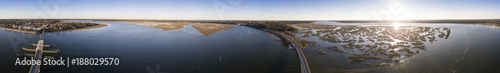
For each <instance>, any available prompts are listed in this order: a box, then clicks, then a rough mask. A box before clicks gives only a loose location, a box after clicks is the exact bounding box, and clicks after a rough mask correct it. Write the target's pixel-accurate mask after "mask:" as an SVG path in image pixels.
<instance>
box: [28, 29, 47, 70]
mask: <svg viewBox="0 0 500 73" xmlns="http://www.w3.org/2000/svg"><path fill="white" fill-rule="evenodd" d="M44 40H45V29H44V30H42V34H41V35H40V40H39V41H38V44H37V46H36V52H35V59H34V60H38V61H41V60H42V57H43V56H42V53H43V52H42V51H43V43H44ZM38 72H40V65H36V64H35V65H31V69H30V73H38Z"/></svg>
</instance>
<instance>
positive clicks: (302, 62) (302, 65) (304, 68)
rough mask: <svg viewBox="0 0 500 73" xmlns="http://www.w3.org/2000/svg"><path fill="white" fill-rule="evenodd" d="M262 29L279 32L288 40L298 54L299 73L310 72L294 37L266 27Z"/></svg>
mask: <svg viewBox="0 0 500 73" xmlns="http://www.w3.org/2000/svg"><path fill="white" fill-rule="evenodd" d="M263 30H264V31H269V32H272V33H276V34H279V36H282V37H284V38H285V39H286V40H287V41H289V42H290V44H291V45H292V47H293V48H295V50H296V51H297V55H298V57H299V60H300V69H301V70H300V71H301V73H311V71H310V70H309V65H308V64H307V60H306V57H305V56H304V53H303V52H302V49H300V47H299V44H298V43H297V42H295V40H294V39H292V38H290V36H287V35H286V34H283V33H280V32H276V31H272V30H268V29H263Z"/></svg>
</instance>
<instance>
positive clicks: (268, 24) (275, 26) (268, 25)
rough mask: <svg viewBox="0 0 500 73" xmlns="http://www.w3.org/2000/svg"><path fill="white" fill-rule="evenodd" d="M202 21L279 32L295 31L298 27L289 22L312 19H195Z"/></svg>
mask: <svg viewBox="0 0 500 73" xmlns="http://www.w3.org/2000/svg"><path fill="white" fill-rule="evenodd" d="M197 22H203V23H219V24H237V25H244V26H249V27H254V28H263V29H269V30H274V31H280V32H295V31H297V30H298V29H297V28H295V27H292V26H290V25H289V24H298V23H311V22H312V21H197Z"/></svg>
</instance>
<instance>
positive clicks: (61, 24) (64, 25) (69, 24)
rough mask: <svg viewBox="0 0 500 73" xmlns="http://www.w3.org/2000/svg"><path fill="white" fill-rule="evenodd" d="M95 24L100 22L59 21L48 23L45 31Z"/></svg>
mask: <svg viewBox="0 0 500 73" xmlns="http://www.w3.org/2000/svg"><path fill="white" fill-rule="evenodd" d="M95 25H98V24H96V23H81V22H59V23H55V24H51V25H48V26H47V28H46V29H45V31H47V32H54V31H60V30H68V29H75V28H84V27H89V26H95Z"/></svg>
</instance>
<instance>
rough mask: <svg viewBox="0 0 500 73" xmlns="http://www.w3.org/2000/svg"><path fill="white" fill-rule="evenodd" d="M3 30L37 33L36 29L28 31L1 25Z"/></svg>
mask: <svg viewBox="0 0 500 73" xmlns="http://www.w3.org/2000/svg"><path fill="white" fill-rule="evenodd" d="M0 28H1V29H3V30H7V31H14V32H21V33H30V34H37V32H35V31H26V30H21V29H12V28H5V27H0Z"/></svg>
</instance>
